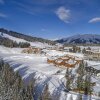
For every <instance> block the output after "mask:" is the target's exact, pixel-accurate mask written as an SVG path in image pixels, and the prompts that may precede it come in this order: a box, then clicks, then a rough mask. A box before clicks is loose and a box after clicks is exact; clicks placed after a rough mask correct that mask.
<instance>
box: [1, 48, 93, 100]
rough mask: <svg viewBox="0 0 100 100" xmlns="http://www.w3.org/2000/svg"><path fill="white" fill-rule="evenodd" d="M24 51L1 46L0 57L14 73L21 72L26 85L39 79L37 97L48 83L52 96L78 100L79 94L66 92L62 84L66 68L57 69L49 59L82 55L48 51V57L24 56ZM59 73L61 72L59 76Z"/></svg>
mask: <svg viewBox="0 0 100 100" xmlns="http://www.w3.org/2000/svg"><path fill="white" fill-rule="evenodd" d="M22 50H23V49H20V48H7V47H4V46H0V57H1V58H3V60H4V61H5V62H8V63H9V64H10V65H11V67H12V68H13V69H14V71H19V73H20V75H21V76H22V78H23V80H24V82H25V83H26V84H27V83H28V82H29V80H31V79H32V77H35V78H36V79H37V80H36V83H37V86H36V87H37V91H36V94H37V96H38V95H39V94H41V92H42V90H43V88H44V86H45V84H46V83H48V84H49V88H50V92H51V93H52V95H56V96H57V95H58V96H59V95H60V100H70V97H71V96H72V98H73V100H77V95H78V94H77V93H75V92H65V91H64V90H65V87H64V85H63V83H62V79H64V75H65V72H66V70H65V68H59V67H55V66H54V65H53V64H48V63H47V57H48V56H49V57H50V56H63V55H66V54H69V55H71V56H77V57H81V58H82V57H83V55H82V54H75V53H69V52H61V51H56V50H46V52H47V56H45V55H40V54H22V53H21V51H22ZM58 71H61V72H60V73H59V74H57V72H58ZM63 81H64V80H63ZM54 100H57V99H54ZM92 100H95V99H92Z"/></svg>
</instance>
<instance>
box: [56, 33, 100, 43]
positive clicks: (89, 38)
mask: <svg viewBox="0 0 100 100" xmlns="http://www.w3.org/2000/svg"><path fill="white" fill-rule="evenodd" d="M57 42H59V43H68V44H69V43H70V44H74V43H76V44H99V43H100V35H96V34H83V35H75V36H71V37H68V38H63V39H60V40H57Z"/></svg>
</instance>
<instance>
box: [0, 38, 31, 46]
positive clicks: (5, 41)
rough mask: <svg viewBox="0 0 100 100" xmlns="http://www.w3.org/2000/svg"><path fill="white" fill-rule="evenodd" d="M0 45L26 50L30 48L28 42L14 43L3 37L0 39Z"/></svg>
mask: <svg viewBox="0 0 100 100" xmlns="http://www.w3.org/2000/svg"><path fill="white" fill-rule="evenodd" d="M0 45H4V46H6V47H11V48H13V47H20V48H27V47H29V46H30V43H28V42H19V43H17V42H16V41H13V40H10V39H8V38H5V37H0Z"/></svg>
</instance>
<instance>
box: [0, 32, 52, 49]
mask: <svg viewBox="0 0 100 100" xmlns="http://www.w3.org/2000/svg"><path fill="white" fill-rule="evenodd" d="M0 36H1V37H5V38H8V39H10V40H13V41H16V42H17V43H19V42H28V43H30V45H31V46H35V47H40V48H45V47H52V46H50V45H48V44H47V43H41V42H29V41H26V40H24V39H20V38H17V37H13V36H11V35H8V34H6V33H3V36H2V35H1V32H0Z"/></svg>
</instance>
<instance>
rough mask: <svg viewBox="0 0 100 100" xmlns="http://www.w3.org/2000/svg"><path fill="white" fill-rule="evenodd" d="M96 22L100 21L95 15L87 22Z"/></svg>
mask: <svg viewBox="0 0 100 100" xmlns="http://www.w3.org/2000/svg"><path fill="white" fill-rule="evenodd" d="M96 22H100V17H95V18H92V19H91V20H89V23H96Z"/></svg>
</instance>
